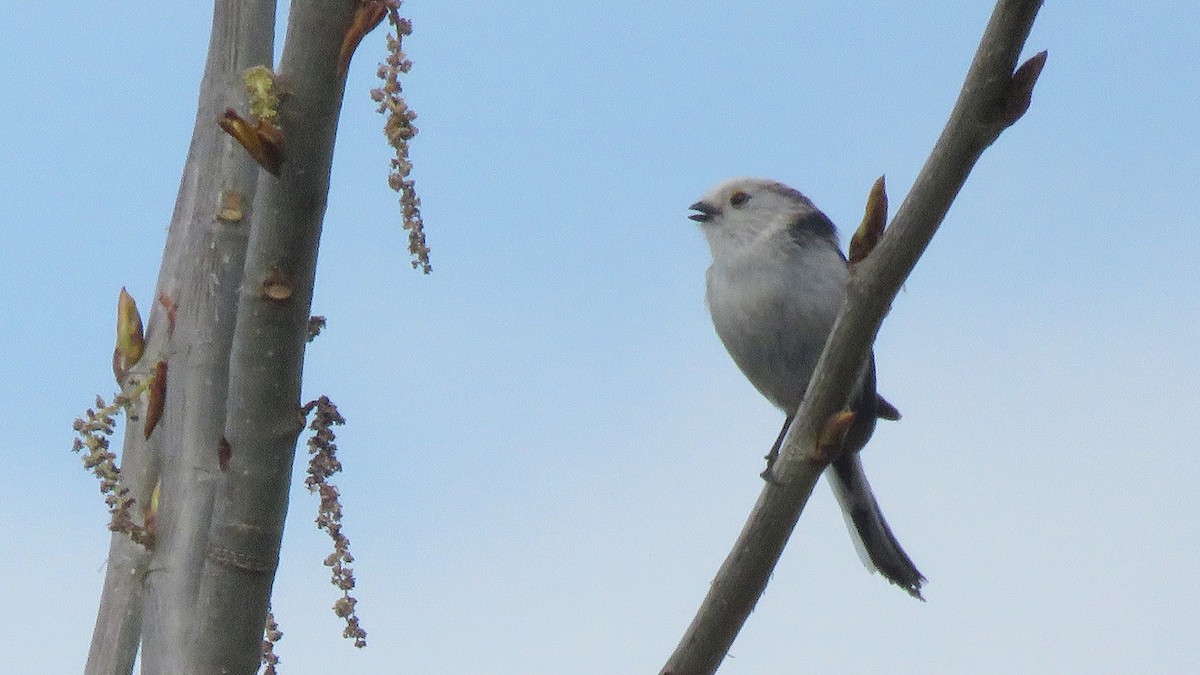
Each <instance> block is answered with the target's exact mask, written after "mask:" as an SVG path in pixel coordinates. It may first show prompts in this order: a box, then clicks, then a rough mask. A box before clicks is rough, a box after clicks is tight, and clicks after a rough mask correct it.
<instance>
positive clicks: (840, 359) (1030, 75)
mask: <svg viewBox="0 0 1200 675" xmlns="http://www.w3.org/2000/svg"><path fill="white" fill-rule="evenodd" d="M1041 4H1042V3H1041V0H999V2H997V4H996V8H995V10H994V11H993V13H992V17H991V20H990V21H989V22H988V26H987V28H986V29H985V31H984V35H983V38H982V40H981V42H980V45H979V49H978V50H977V51H976V53H975V59H974V61H973V62H972V64H971V68H970V70H969V71H968V73H967V77H966V81H965V83H964V84H963V88H962V92H961V94H960V95H959V98H958V101H957V102H956V103H955V106H954V109H953V111H952V112H951V114H950V120H949V122H948V123H947V124H946V128H945V129H944V130H943V131H942V135H941V137H940V138H939V139H938V142H937V144H936V145H935V147H934V149H933V152H932V153H931V154H930V156H929V159H928V160H927V161H926V163H925V166H924V167H923V168H922V169H921V173H920V174H919V175H918V177H917V180H916V183H915V184H914V185H913V188H912V191H911V192H909V194H908V197H907V198H906V199H905V200H904V203H903V204H902V205H901V206H900V210H899V211H898V212H897V214H896V217H895V219H894V220H893V222H892V225H891V227H890V228H888V229H887V231H886V232H885V233H884V235H883V237H882V239H881V240H880V242H879V244H878V246H876V247H875V249H874V250H873V251H872V252H871V254H870V255H869V256H868V257H867V258H866V259H864V260H863V261H862V262H860V263H859V264H857V265H856V266H855V267H854V269H853V271H852V273H851V277H850V282H849V289H848V294H847V302H846V306H845V307H843V308H842V312H841V314H840V316H839V317H838V321H837V323H836V324H835V326H834V328H833V332H832V334H831V335H830V337H829V341H828V343H827V345H826V348H825V352H824V354H823V355H822V357H821V360H820V362H819V363H818V364H817V368H816V371H815V372H814V373H813V378H812V381H811V382H810V383H809V386H808V390H807V395H806V396H805V398H804V401H803V403H802V404H801V405H800V409H799V410H798V411H797V414H796V419H795V422H794V423H793V424H792V426H791V429H790V431H789V432H788V435H787V438H786V440H785V441H784V445H783V452H782V454H781V455H780V457H779V460H778V461H777V462H776V464H775V466H774V474H775V477H776V481H774V482H771V483H768V484H767V485H766V486H765V487H764V488H763V491H762V494H761V495H760V496H759V499H758V502H757V504H755V506H754V510H753V512H752V513H751V515H750V518H749V520H748V521H747V522H746V525H745V527H744V528H743V530H742V532H741V534H740V535H739V537H738V540H737V542H736V543H735V544H734V546H733V550H732V551H731V552H730V554H729V556H728V558H726V560H725V562H724V564H723V565H722V566H721V569H720V571H718V572H717V576H716V578H715V579H714V580H713V583H712V586H711V588H710V590H709V593H708V595H707V597H706V598H705V599H704V602H703V603H702V605H701V607H700V610H699V612H698V613H697V615H696V617H695V619H694V620H693V621H692V624H691V626H689V627H688V630H687V632H686V633H685V634H684V636H683V639H682V640H681V641H680V643H679V645H678V647H676V650H675V652H674V653H673V654H672V655H671V657H670V659H669V660H668V661H667V664H666V665H665V666H664V667H663V669H662V673H663V674H668V673H669V674H672V675H693V674H697V673H712V672H715V671H716V669H717V668H718V667H719V666H720V665H721V661H722V660H723V659H724V658H725V654H726V652H727V651H728V650H729V647H730V646H731V645H732V644H733V641H734V639H735V638H736V637H737V634H738V631H739V630H740V629H741V627H742V625H743V624H744V623H745V621H746V619H747V617H748V616H749V615H750V612H751V611H752V610H753V609H754V605H755V603H756V602H757V601H758V598H759V596H760V595H761V594H762V591H763V589H765V588H766V584H767V579H768V578H769V576H770V574H771V571H772V570H773V569H774V567H775V564H776V562H777V561H778V560H779V556H780V554H781V553H782V552H783V548H784V546H785V544H786V543H787V539H788V537H789V536H790V535H791V532H792V529H793V528H794V527H795V524H796V520H797V519H798V518H799V517H800V513H801V511H802V510H803V508H804V505H805V503H806V502H807V500H808V497H809V495H810V494H811V493H812V489H813V486H814V485H815V484H816V482H817V479H818V478H820V476H821V473H822V472H823V471H824V470H825V468H826V466H827V460H828V458H827V457H822V456H820V453H818V451H817V445H818V441H819V438H820V435H821V432H822V430H823V429H824V428H825V425H826V423H827V420H829V419H830V417H831V416H833V415H834V414H835V413H837V412H838V411H839V410H841V409H842V408H843V407H845V404H846V401H847V400H848V398H849V396H850V393H851V391H850V390H851V388H852V387H853V386H854V383H855V382H856V381H857V377H858V374H859V373H860V372H861V371H862V367H863V364H864V363H865V362H866V360H867V357H868V354H869V353H870V349H871V345H872V344H873V343H874V340H875V336H876V334H877V333H878V331H879V326H880V324H881V323H882V322H883V317H884V316H885V315H886V314H887V311H888V309H889V308H890V306H891V303H892V300H893V299H894V298H895V296H896V293H897V292H899V289H900V287H901V285H902V284H903V283H904V280H905V279H906V278H907V277H908V274H909V273H910V272H911V271H912V269H913V267H914V266H915V264H916V261H917V259H918V258H919V257H920V255H921V253H922V252H923V251H924V250H925V247H926V246H927V245H928V243H929V240H930V239H931V238H932V237H933V234H934V233H935V232H936V231H937V228H938V226H939V225H940V224H941V222H942V219H943V218H944V217H945V215H946V212H947V211H948V210H949V208H950V204H951V203H952V202H953V200H954V198H955V196H956V195H957V194H958V191H959V189H960V188H961V187H962V185H963V183H964V182H965V181H966V179H967V175H968V174H969V173H970V171H971V168H972V167H973V166H974V164H975V162H976V160H978V158H979V156H980V155H981V154H982V153H983V151H984V150H985V149H986V148H987V147H988V146H989V145H991V144H992V143H993V142H994V141H995V140H996V138H997V137H999V135H1000V133H1001V132H1002V131H1003V130H1004V129H1005V128H1007V127H1008V126H1009V125H1011V124H1012V123H1014V122H1015V121H1016V120H1017V119H1019V118H1020V117H1021V115H1022V114H1023V113H1024V111H1025V109H1026V108H1027V107H1028V101H1029V95H1030V93H1031V92H1032V89H1033V85H1034V84H1035V82H1036V80H1037V75H1038V72H1039V71H1040V69H1041V64H1042V63H1043V62H1044V60H1045V54H1044V53H1042V54H1039V55H1038V56H1035V57H1034V58H1033V59H1031V60H1030V62H1029V63H1028V64H1027V65H1026V66H1023V67H1022V68H1021V69H1020V70H1017V71H1016V74H1015V75H1014V70H1015V69H1016V64H1017V57H1018V56H1019V54H1020V52H1021V49H1022V48H1023V46H1024V44H1025V40H1026V38H1027V37H1028V36H1029V31H1030V29H1031V28H1032V26H1033V21H1034V18H1035V17H1036V15H1037V11H1038V9H1039V8H1040V6H1041Z"/></svg>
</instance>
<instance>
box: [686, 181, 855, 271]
mask: <svg viewBox="0 0 1200 675" xmlns="http://www.w3.org/2000/svg"><path fill="white" fill-rule="evenodd" d="M689 208H691V209H692V210H693V211H696V213H693V214H692V215H690V216H688V218H691V219H692V220H694V221H696V222H698V223H700V229H701V230H702V231H703V232H704V235H705V237H706V238H707V239H708V244H709V246H710V247H711V248H712V252H713V257H714V258H717V257H721V256H723V255H724V254H726V253H731V252H736V251H739V250H742V249H745V248H747V247H750V246H752V245H753V244H754V243H756V242H763V241H764V240H769V239H771V238H774V237H780V236H782V237H790V238H791V239H792V240H793V241H795V242H797V243H802V242H803V239H804V238H807V237H815V238H818V239H823V240H827V241H830V242H832V243H833V246H834V248H837V232H836V230H835V229H834V227H833V223H832V222H830V221H829V219H828V218H827V217H825V214H823V213H821V211H820V210H818V209H817V207H815V206H813V203H812V202H811V201H809V199H808V197H805V196H804V195H803V194H802V193H801V192H800V191H799V190H796V189H794V188H791V187H788V186H787V185H784V184H783V183H780V182H778V181H773V180H768V179H765V178H731V179H729V180H727V181H725V182H723V183H721V184H720V185H717V186H716V187H714V188H713V189H712V190H710V191H709V192H708V194H706V195H705V196H704V197H703V198H702V199H701V200H700V201H698V202H696V203H695V204H692V205H691V207H689Z"/></svg>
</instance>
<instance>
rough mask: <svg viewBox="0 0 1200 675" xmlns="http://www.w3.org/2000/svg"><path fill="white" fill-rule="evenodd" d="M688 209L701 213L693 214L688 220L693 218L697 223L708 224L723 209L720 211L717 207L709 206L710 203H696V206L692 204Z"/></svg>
mask: <svg viewBox="0 0 1200 675" xmlns="http://www.w3.org/2000/svg"><path fill="white" fill-rule="evenodd" d="M688 208H689V209H691V210H692V211H699V212H700V213H693V214H692V215H690V216H688V218H691V219H692V220H694V221H696V222H697V223H707V222H708V221H709V220H711V219H712V217H713V216H715V215H717V214H718V213H720V212H721V209H718V208H717V207H715V206H713V205H712V204H709V203H708V202H696V203H695V204H692V205H691V206H689V207H688Z"/></svg>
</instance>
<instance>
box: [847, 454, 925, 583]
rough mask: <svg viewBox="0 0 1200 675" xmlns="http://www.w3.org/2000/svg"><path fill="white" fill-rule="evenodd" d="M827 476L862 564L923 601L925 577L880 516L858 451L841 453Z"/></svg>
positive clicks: (880, 512) (881, 514)
mask: <svg viewBox="0 0 1200 675" xmlns="http://www.w3.org/2000/svg"><path fill="white" fill-rule="evenodd" d="M826 475H827V476H829V484H830V485H832V486H833V494H834V496H836V497H837V500H838V503H839V504H840V505H841V507H842V514H843V515H844V516H845V517H846V524H847V525H848V526H849V528H850V534H851V537H852V538H853V539H854V545H855V548H857V549H858V553H859V555H860V556H861V557H862V559H863V563H864V564H866V565H867V567H869V568H873V569H877V570H879V572H880V574H882V575H883V576H884V577H886V578H887V580H888V581H890V582H892V583H893V584H896V585H897V586H899V587H900V588H903V589H904V590H906V591H908V594H909V595H911V596H913V597H914V598H917V599H918V600H924V599H925V598H922V597H921V584H922V583H924V582H925V577H923V576H921V572H920V571H918V570H917V567H916V565H914V564H913V562H912V560H910V559H909V557H908V554H906V553H905V552H904V549H902V548H900V542H898V541H896V537H895V535H893V534H892V530H891V528H889V527H888V524H887V521H886V520H884V519H883V512H882V511H880V510H879V503H878V502H876V501H875V495H874V494H873V493H872V492H871V484H870V483H868V482H867V475H866V473H864V472H863V467H862V462H861V461H860V460H859V458H858V453H857V452H847V453H844V454H843V455H842V456H841V457H839V458H838V459H837V460H836V461H834V462H833V464H832V465H831V466H830V470H829V471H827V472H826Z"/></svg>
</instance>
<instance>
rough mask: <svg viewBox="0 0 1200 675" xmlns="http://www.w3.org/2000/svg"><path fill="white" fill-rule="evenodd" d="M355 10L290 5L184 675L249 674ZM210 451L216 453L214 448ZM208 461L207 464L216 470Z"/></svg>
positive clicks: (292, 445)
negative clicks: (274, 166)
mask: <svg viewBox="0 0 1200 675" xmlns="http://www.w3.org/2000/svg"><path fill="white" fill-rule="evenodd" d="M355 7H356V3H354V2H344V1H343V2H328V1H327V0H319V1H318V0H297V1H296V2H293V3H292V6H291V10H290V12H289V15H288V30H287V37H286V39H285V43H284V49H283V54H282V56H281V57H280V62H279V68H278V71H277V74H276V76H275V85H276V86H277V87H279V88H281V89H282V97H281V99H282V100H281V102H280V104H279V129H280V130H281V133H282V143H283V162H282V164H281V166H280V172H279V176H278V178H276V177H275V176H272V175H270V174H268V173H265V172H260V174H259V189H258V195H257V200H256V202H255V210H254V216H253V224H252V229H251V234H250V242H249V247H248V251H247V255H246V265H245V275H244V277H243V282H242V285H241V288H240V289H239V301H238V311H237V324H236V329H235V332H234V339H233V345H232V351H231V354H230V356H229V397H228V406H227V411H228V412H227V421H226V427H225V440H226V442H227V445H226V446H223V447H226V448H227V453H226V455H227V462H226V464H225V465H224V466H222V467H221V472H222V480H221V481H220V482H219V485H218V488H217V492H216V498H215V504H214V510H213V516H212V525H211V528H210V529H209V531H208V533H207V534H208V545H207V550H206V560H205V565H204V569H203V573H202V575H201V577H200V580H199V590H198V594H197V595H198V603H197V606H196V614H197V619H196V628H197V635H198V639H197V643H198V644H197V648H196V650H195V651H194V653H193V654H192V658H193V661H192V663H191V665H192V667H193V668H192V670H191V671H190V672H202V673H218V672H238V673H241V672H246V673H249V672H254V671H255V669H256V668H257V666H258V663H259V660H260V658H261V653H260V652H261V644H262V635H263V625H264V621H265V617H266V614H267V609H268V604H269V600H270V596H271V587H272V584H273V582H274V579H275V570H276V567H277V565H278V561H279V550H280V542H281V539H282V536H283V526H284V518H285V516H286V514H287V498H288V488H289V485H290V481H291V474H292V464H293V459H294V457H295V452H296V440H297V437H298V436H299V434H300V431H301V430H302V429H303V428H304V417H303V415H302V413H301V410H300V383H301V373H302V369H303V364H304V349H305V345H306V343H307V337H308V319H309V308H310V306H311V303H312V293H313V281H314V278H315V274H316V264H317V247H318V244H319V242H320V236H321V225H322V221H323V219H324V216H325V204H326V196H327V194H328V191H329V175H330V169H331V165H332V159H333V146H334V139H335V136H336V131H337V122H338V116H339V112H340V110H341V105H342V93H343V91H344V88H345V75H344V73H343V72H339V67H338V64H339V54H340V52H341V49H342V43H343V40H344V37H345V34H346V31H347V28H348V27H349V26H350V24H351V18H352V14H353V12H354V10H355ZM215 447H216V446H214V448H215ZM217 464H218V463H217V461H216V455H215V453H214V455H213V457H212V465H213V468H214V469H215V468H217Z"/></svg>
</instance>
